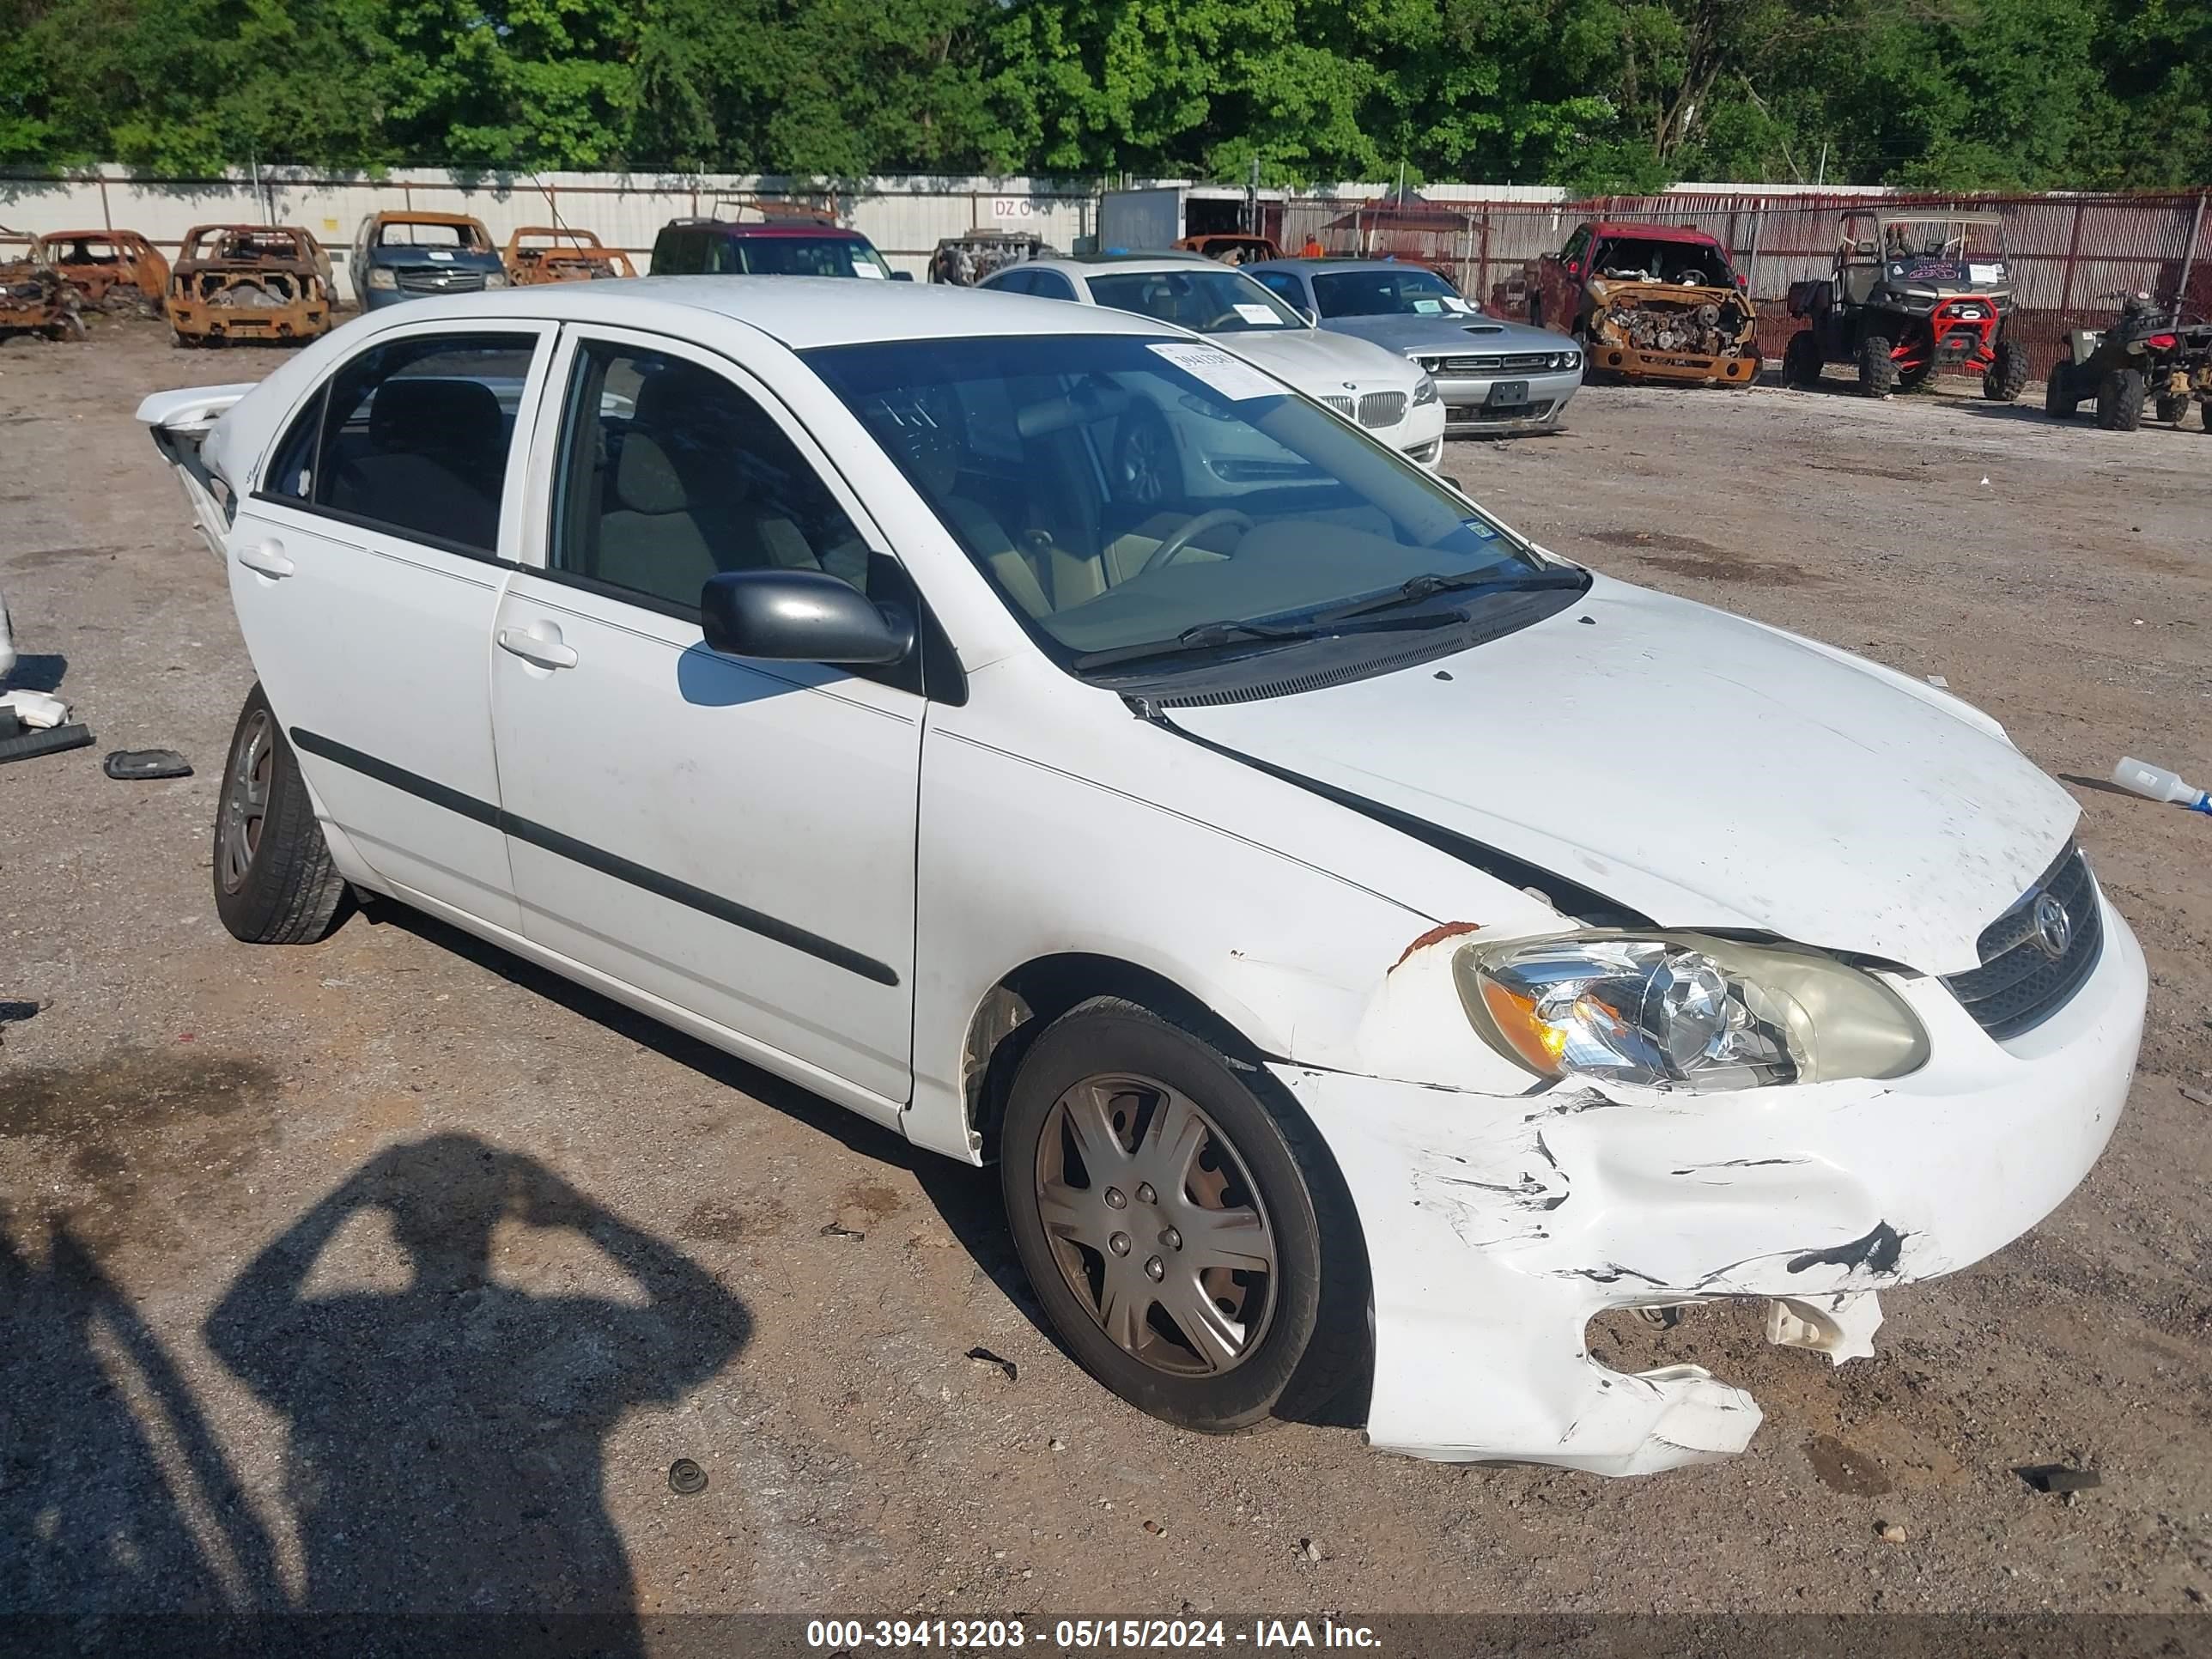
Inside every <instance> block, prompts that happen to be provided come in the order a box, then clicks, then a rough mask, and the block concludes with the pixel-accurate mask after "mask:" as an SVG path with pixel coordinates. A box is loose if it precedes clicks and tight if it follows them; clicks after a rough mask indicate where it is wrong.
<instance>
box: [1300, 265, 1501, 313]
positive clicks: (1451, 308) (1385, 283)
mask: <svg viewBox="0 0 2212 1659" xmlns="http://www.w3.org/2000/svg"><path fill="white" fill-rule="evenodd" d="M1313 288H1314V301H1315V302H1316V304H1317V305H1319V306H1320V307H1321V314H1322V316H1324V317H1447V316H1461V315H1464V314H1466V313H1468V312H1471V311H1472V310H1473V309H1474V307H1471V306H1470V305H1468V302H1467V301H1464V300H1462V299H1461V298H1460V297H1459V290H1458V289H1455V288H1454V287H1453V286H1452V285H1451V284H1450V283H1448V282H1446V281H1444V279H1443V277H1441V276H1437V274H1436V272H1434V271H1433V270H1421V269H1420V268H1419V266H1416V265H1407V266H1397V265H1393V266H1391V267H1389V268H1388V269H1386V270H1334V271H1329V272H1327V273H1326V274H1324V275H1322V276H1316V277H1315V278H1314V279H1313Z"/></svg>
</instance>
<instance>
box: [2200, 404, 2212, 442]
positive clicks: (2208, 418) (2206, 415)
mask: <svg viewBox="0 0 2212 1659" xmlns="http://www.w3.org/2000/svg"><path fill="white" fill-rule="evenodd" d="M2197 419H2198V420H2199V421H2200V422H2203V426H2204V430H2205V431H2206V433H2208V434H2212V398H2207V399H2206V400H2205V401H2204V402H2203V403H2201V404H2197Z"/></svg>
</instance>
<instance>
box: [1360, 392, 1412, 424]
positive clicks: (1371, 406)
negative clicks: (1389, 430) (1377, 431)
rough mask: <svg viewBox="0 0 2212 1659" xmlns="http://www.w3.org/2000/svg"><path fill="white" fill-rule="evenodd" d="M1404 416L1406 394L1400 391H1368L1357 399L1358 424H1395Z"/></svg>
mask: <svg viewBox="0 0 2212 1659" xmlns="http://www.w3.org/2000/svg"><path fill="white" fill-rule="evenodd" d="M1405 418H1406V394H1405V393H1404V392H1369V393H1368V394H1367V395H1366V396H1365V397H1364V398H1361V399H1360V400H1359V424H1360V425H1362V426H1395V425H1397V424H1398V422H1401V421H1402V420H1404V419H1405Z"/></svg>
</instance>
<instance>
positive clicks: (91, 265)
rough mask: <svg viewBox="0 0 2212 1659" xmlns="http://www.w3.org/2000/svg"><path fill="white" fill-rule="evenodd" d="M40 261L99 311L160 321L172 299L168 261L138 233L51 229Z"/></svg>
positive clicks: (41, 243)
mask: <svg viewBox="0 0 2212 1659" xmlns="http://www.w3.org/2000/svg"><path fill="white" fill-rule="evenodd" d="M39 260H40V263H41V264H44V265H46V267H47V268H48V269H49V270H52V271H53V272H54V274H55V275H57V276H59V277H60V278H61V279H62V281H64V282H65V283H68V284H69V285H70V287H71V288H73V289H76V294H77V298H78V300H79V301H80V302H81V303H82V304H84V305H87V306H90V307H94V308H95V309H98V310H101V311H135V312H138V313H143V315H145V316H149V317H158V316H160V315H161V307H162V304H163V302H164V301H165V300H166V299H167V295H168V292H169V261H168V259H167V258H166V257H165V256H164V255H163V254H162V252H161V249H159V248H157V247H155V246H154V245H153V244H152V243H151V242H149V241H148V240H146V239H145V238H144V237H143V236H141V235H140V234H138V233H137V231H135V230H50V231H48V232H47V233H46V234H45V235H43V236H41V237H40V238H39Z"/></svg>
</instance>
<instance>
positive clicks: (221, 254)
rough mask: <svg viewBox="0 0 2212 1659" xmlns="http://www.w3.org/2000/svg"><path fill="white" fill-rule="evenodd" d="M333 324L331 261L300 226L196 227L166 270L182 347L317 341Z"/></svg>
mask: <svg viewBox="0 0 2212 1659" xmlns="http://www.w3.org/2000/svg"><path fill="white" fill-rule="evenodd" d="M330 327H331V258H330V255H329V254H327V253H325V252H323V246H322V244H321V243H319V242H318V241H317V240H315V239H314V237H313V235H311V234H309V233H308V232H307V231H304V230H301V229H300V228H298V227H296V226H292V225H284V226H272V225H195V226H194V227H193V228H191V230H189V231H187V232H186V233H185V241H184V246H182V247H181V248H179V250H178V252H177V263H176V264H175V265H174V266H173V268H172V269H171V270H170V273H169V331H170V334H171V336H172V337H173V338H174V339H175V341H176V343H178V344H179V345H180V346H196V345H222V344H225V343H228V342H229V341H232V340H279V341H304V340H313V339H319V338H320V337H322V336H323V335H325V334H327V333H328V332H330Z"/></svg>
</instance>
